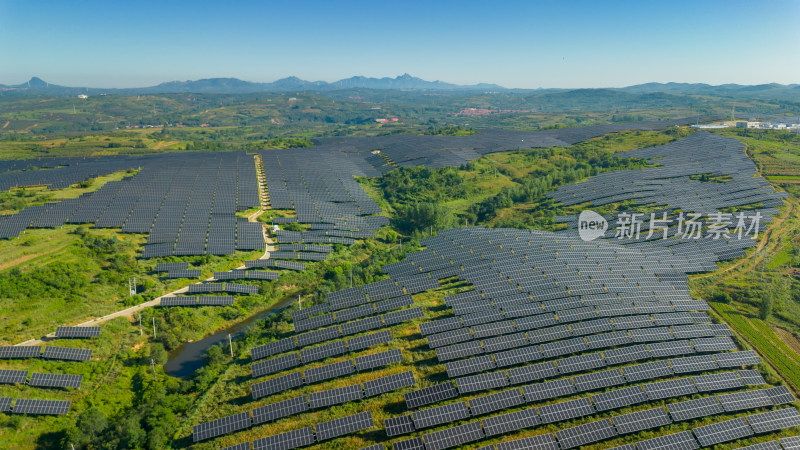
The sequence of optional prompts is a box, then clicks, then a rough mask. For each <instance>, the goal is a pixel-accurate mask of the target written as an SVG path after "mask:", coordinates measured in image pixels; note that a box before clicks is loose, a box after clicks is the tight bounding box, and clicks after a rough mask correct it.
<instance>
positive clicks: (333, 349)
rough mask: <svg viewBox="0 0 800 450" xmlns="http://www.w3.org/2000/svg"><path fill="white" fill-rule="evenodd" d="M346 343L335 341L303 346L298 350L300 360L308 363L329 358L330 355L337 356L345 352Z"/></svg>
mask: <svg viewBox="0 0 800 450" xmlns="http://www.w3.org/2000/svg"><path fill="white" fill-rule="evenodd" d="M348 351H349V350H348V349H347V343H345V342H344V341H335V342H331V343H328V344H323V345H319V346H317V347H311V348H304V349H303V350H300V360H301V361H303V364H308V363H310V362H313V361H319V360H322V359H326V358H329V357H331V356H338V355H343V354H345V353H347V352H348Z"/></svg>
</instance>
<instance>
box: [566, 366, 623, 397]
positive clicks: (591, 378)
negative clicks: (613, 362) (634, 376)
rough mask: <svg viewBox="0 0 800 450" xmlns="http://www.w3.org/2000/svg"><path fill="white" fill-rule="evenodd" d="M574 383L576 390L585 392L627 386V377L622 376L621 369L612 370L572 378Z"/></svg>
mask: <svg viewBox="0 0 800 450" xmlns="http://www.w3.org/2000/svg"><path fill="white" fill-rule="evenodd" d="M572 382H573V383H575V389H577V390H578V392H585V391H593V390H596V389H603V388H607V387H610V386H618V385H620V384H625V377H623V376H622V372H620V370H619V369H611V370H603V371H601V372H593V373H589V374H586V375H578V376H576V377H572Z"/></svg>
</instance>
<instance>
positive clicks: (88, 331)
mask: <svg viewBox="0 0 800 450" xmlns="http://www.w3.org/2000/svg"><path fill="white" fill-rule="evenodd" d="M97 336H100V327H56V337H57V338H90V337H97Z"/></svg>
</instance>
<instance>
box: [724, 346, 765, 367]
mask: <svg viewBox="0 0 800 450" xmlns="http://www.w3.org/2000/svg"><path fill="white" fill-rule="evenodd" d="M714 359H715V360H716V361H717V364H719V366H720V367H723V368H730V367H742V366H752V365H756V364H761V358H759V357H758V355H757V354H756V352H754V351H752V350H747V351H743V352H730V353H720V354H717V355H714Z"/></svg>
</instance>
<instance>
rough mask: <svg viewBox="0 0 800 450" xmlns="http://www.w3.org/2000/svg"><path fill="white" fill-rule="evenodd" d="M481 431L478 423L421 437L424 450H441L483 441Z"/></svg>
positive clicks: (466, 424)
mask: <svg viewBox="0 0 800 450" xmlns="http://www.w3.org/2000/svg"><path fill="white" fill-rule="evenodd" d="M483 437H484V435H483V429H482V428H481V423H480V422H478V421H475V422H469V423H465V424H463V425H458V426H455V427H450V428H446V429H444V430H440V431H434V432H433V433H428V434H425V435H423V436H422V439H423V442H425V449H426V450H441V449H446V448H451V447H457V446H459V445H463V444H466V443H468V442H474V441H477V440H480V439H483Z"/></svg>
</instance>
